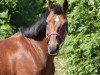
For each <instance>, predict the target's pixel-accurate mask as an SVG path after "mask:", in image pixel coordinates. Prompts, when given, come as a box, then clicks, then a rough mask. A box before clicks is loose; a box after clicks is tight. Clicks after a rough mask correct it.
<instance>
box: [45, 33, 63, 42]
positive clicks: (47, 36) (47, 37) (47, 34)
mask: <svg viewBox="0 0 100 75" xmlns="http://www.w3.org/2000/svg"><path fill="white" fill-rule="evenodd" d="M51 35H57V36H58V37H59V38H60V39H61V41H64V40H63V38H62V37H61V35H60V34H59V33H57V32H52V33H50V34H49V33H46V39H50V36H51Z"/></svg>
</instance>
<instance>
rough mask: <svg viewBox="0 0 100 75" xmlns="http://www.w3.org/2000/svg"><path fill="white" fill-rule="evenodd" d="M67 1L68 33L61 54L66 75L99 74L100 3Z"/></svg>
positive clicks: (97, 0)
mask: <svg viewBox="0 0 100 75" xmlns="http://www.w3.org/2000/svg"><path fill="white" fill-rule="evenodd" d="M68 1H69V12H68V13H69V14H68V20H69V33H68V36H67V39H68V40H66V42H65V44H64V46H63V52H62V54H61V55H62V56H63V57H64V58H66V61H67V63H66V74H67V75H97V74H100V1H99V0H68Z"/></svg>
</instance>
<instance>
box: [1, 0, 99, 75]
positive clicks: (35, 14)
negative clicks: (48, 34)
mask: <svg viewBox="0 0 100 75" xmlns="http://www.w3.org/2000/svg"><path fill="white" fill-rule="evenodd" d="M53 2H54V4H61V5H62V3H63V0H53ZM68 2H69V9H68V12H67V13H68V15H67V16H68V21H69V32H68V35H67V37H66V40H65V43H64V45H63V47H62V49H61V50H60V53H59V55H58V56H57V57H56V58H55V64H56V75H99V74H100V0H68ZM46 9H47V2H46V0H0V39H5V38H8V37H9V36H11V35H13V34H14V33H16V32H17V31H18V30H19V28H20V27H21V26H28V25H31V24H32V23H33V22H34V21H37V19H38V18H39V17H40V16H41V15H42V14H43V13H44V12H45V10H46Z"/></svg>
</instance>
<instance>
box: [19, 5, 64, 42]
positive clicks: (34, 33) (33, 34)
mask: <svg viewBox="0 0 100 75" xmlns="http://www.w3.org/2000/svg"><path fill="white" fill-rule="evenodd" d="M53 11H54V13H55V14H58V15H59V14H62V10H61V7H60V6H59V5H58V6H55V7H54V10H53ZM48 15H49V11H48V10H47V11H46V13H45V14H44V16H43V17H41V18H40V19H39V20H38V21H37V22H36V23H33V24H32V25H31V26H30V27H24V28H21V33H22V35H24V36H25V37H28V38H32V39H35V40H41V39H43V38H44V37H45V35H46V24H47V22H46V19H47V16H48Z"/></svg>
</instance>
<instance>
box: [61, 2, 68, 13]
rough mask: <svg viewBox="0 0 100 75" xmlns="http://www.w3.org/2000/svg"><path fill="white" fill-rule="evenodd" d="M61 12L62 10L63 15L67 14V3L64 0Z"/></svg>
mask: <svg viewBox="0 0 100 75" xmlns="http://www.w3.org/2000/svg"><path fill="white" fill-rule="evenodd" d="M62 10H63V12H64V13H66V12H67V10H68V1H67V0H64V3H63V6H62Z"/></svg>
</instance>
